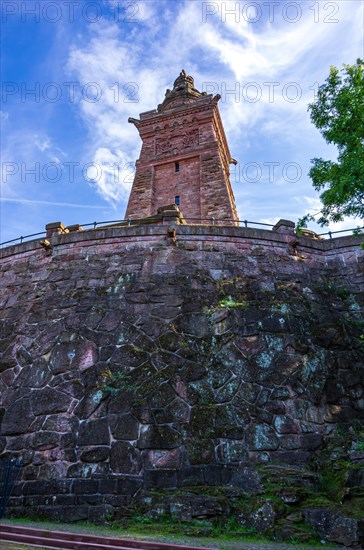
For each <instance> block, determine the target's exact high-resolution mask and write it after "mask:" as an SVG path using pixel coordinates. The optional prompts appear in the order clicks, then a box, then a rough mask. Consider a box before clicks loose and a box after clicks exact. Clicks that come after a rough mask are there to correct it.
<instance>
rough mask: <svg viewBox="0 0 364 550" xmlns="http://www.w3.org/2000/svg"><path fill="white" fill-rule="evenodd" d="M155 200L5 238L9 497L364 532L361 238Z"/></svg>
mask: <svg viewBox="0 0 364 550" xmlns="http://www.w3.org/2000/svg"><path fill="white" fill-rule="evenodd" d="M229 200H230V199H229ZM154 214H155V215H154V216H153V215H152V216H150V217H149V218H148V219H145V220H144V221H143V222H140V223H137V222H135V223H134V222H133V223H131V224H130V225H128V224H124V225H123V224H119V225H116V226H109V227H104V228H98V229H92V230H88V231H82V228H80V227H79V226H73V227H70V228H69V229H68V230H66V229H65V228H64V227H63V226H62V224H50V225H49V226H48V235H47V240H48V244H47V246H44V243H43V246H42V245H41V244H40V243H39V241H31V242H28V243H24V244H21V245H17V246H12V247H9V248H5V249H3V250H2V251H1V264H0V269H1V274H0V277H1V290H0V307H1V312H0V323H1V325H0V327H1V331H0V346H1V347H0V349H1V359H0V396H1V397H0V399H1V401H0V434H1V435H0V458H5V457H21V458H22V459H23V462H24V468H23V472H22V478H21V480H20V482H19V483H18V485H17V487H16V492H15V493H14V495H13V497H12V499H11V502H10V512H11V513H12V514H14V515H32V514H33V515H34V514H35V515H37V516H39V515H43V516H45V517H48V518H54V519H64V520H68V521H75V520H78V519H90V520H95V521H104V520H105V519H110V518H112V517H114V518H118V517H122V516H126V515H130V514H131V513H133V512H135V511H138V512H139V513H145V514H147V515H149V516H150V517H161V516H169V517H172V518H174V519H176V520H178V521H185V522H190V521H191V520H193V519H196V518H197V519H201V518H204V519H205V520H209V521H211V522H216V521H218V520H219V518H220V519H221V518H234V520H235V521H236V522H237V523H238V524H239V525H241V526H243V527H247V528H253V529H255V530H256V531H258V532H263V533H269V534H270V535H271V536H272V535H273V536H274V537H276V538H278V539H279V538H281V539H287V538H288V539H289V538H291V537H295V538H296V539H297V540H299V541H302V542H304V541H305V540H307V537H309V536H311V535H312V532H317V533H318V534H319V536H321V537H326V538H327V539H328V540H331V541H335V542H339V543H343V544H346V545H352V546H357V547H358V546H360V545H361V544H362V543H363V536H364V535H363V531H364V528H363V527H364V526H363V521H362V509H363V479H364V476H363V463H364V445H363V440H362V439H361V438H362V435H363V427H362V420H363V410H364V397H363V364H364V361H363V358H364V350H363V333H364V327H363V305H364V295H363V290H364V275H363V262H364V251H363V249H362V248H361V247H360V243H361V239H360V238H359V237H341V238H337V239H330V240H314V239H312V238H308V237H304V236H298V235H296V234H295V233H294V224H293V223H292V222H287V221H284V220H282V221H281V222H279V223H278V224H277V225H276V226H275V227H274V228H273V230H272V231H268V230H261V229H250V228H241V227H237V226H235V225H230V226H226V225H224V226H223V225H203V224H196V225H193V224H191V223H190V224H188V223H187V224H186V221H185V220H184V219H183V217H182V215H181V213H180V212H179V210H178V208H177V207H176V206H171V207H169V208H166V209H163V208H160V209H159V212H158V213H154Z"/></svg>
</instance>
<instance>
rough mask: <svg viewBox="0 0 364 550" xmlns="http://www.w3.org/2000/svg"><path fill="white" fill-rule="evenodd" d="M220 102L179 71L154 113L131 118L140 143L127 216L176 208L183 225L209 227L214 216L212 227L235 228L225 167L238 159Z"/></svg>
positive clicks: (236, 216) (149, 112)
mask: <svg viewBox="0 0 364 550" xmlns="http://www.w3.org/2000/svg"><path fill="white" fill-rule="evenodd" d="M219 99H220V96H219V95H216V96H213V95H211V94H210V95H207V94H206V92H203V93H201V92H199V91H198V90H196V89H195V88H194V81H193V78H192V77H191V76H188V75H187V74H186V73H185V71H182V72H181V73H180V75H179V77H178V78H177V79H176V80H175V82H174V85H173V90H169V89H168V90H167V91H166V95H165V99H164V101H163V103H162V104H161V105H158V108H157V109H156V110H155V109H154V110H152V111H146V112H145V113H141V114H140V120H138V119H135V118H129V122H132V123H133V124H134V125H135V126H136V127H137V129H138V131H139V134H140V137H141V139H142V141H143V145H142V149H141V153H140V157H139V159H138V160H137V162H136V173H135V178H134V183H133V187H132V190H131V193H130V198H129V203H128V207H127V210H126V215H125V217H126V218H130V219H137V218H144V217H147V216H151V215H154V214H156V213H157V210H158V208H159V207H161V206H166V205H170V204H176V205H178V206H179V208H180V210H181V212H182V214H183V216H184V218H185V219H186V221H187V223H192V224H194V223H195V224H198V223H204V224H209V223H211V221H210V219H211V217H214V218H215V220H216V223H220V224H221V223H226V224H229V225H230V224H231V223H233V224H234V225H235V223H236V221H237V220H238V215H237V212H236V206H235V200H234V194H233V191H232V188H231V185H230V181H229V174H230V170H229V164H231V163H234V164H236V161H235V160H234V159H232V158H231V155H230V151H229V147H228V144H227V141H226V136H225V132H224V128H223V125H222V122H221V118H220V114H219V109H218V106H217V103H218V101H219ZM224 220H225V222H224ZM229 222H230V223H229Z"/></svg>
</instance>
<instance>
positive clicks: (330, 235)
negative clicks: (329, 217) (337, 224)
mask: <svg viewBox="0 0 364 550" xmlns="http://www.w3.org/2000/svg"><path fill="white" fill-rule="evenodd" d="M329 237H330V239H332V233H331V231H329Z"/></svg>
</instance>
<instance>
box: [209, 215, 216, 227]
mask: <svg viewBox="0 0 364 550" xmlns="http://www.w3.org/2000/svg"><path fill="white" fill-rule="evenodd" d="M210 222H211V225H215V218H214V216H211V218H210Z"/></svg>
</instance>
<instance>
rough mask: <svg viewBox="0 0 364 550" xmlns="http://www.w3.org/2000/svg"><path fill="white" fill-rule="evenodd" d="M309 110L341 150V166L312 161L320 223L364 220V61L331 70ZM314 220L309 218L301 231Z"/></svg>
mask: <svg viewBox="0 0 364 550" xmlns="http://www.w3.org/2000/svg"><path fill="white" fill-rule="evenodd" d="M308 109H309V111H310V116H311V120H312V122H313V123H314V125H315V126H316V128H318V129H319V130H320V132H321V133H322V135H323V137H324V138H325V140H326V142H327V143H329V144H334V145H336V146H337V148H338V159H337V162H333V161H331V160H324V159H322V158H314V159H313V160H312V161H311V162H312V167H311V170H310V172H309V175H310V177H311V179H312V182H313V186H314V188H315V189H316V190H317V191H320V192H321V195H320V198H321V201H322V203H323V208H322V210H321V212H320V214H321V215H320V218H319V219H318V220H317V221H318V223H319V224H320V225H327V224H328V223H329V222H330V221H333V222H338V221H341V220H342V219H343V218H344V216H355V217H358V218H364V61H363V60H362V59H358V60H357V61H356V64H354V65H344V68H343V69H342V70H341V71H339V69H337V68H336V67H331V69H330V75H329V77H328V78H327V79H326V81H325V83H324V84H322V85H321V86H320V87H319V90H318V97H317V101H316V102H314V103H311V104H310V105H309V106H308ZM312 219H314V218H313V216H312V215H311V214H308V215H307V216H305V217H304V218H302V219H301V220H300V221H299V224H298V225H299V227H305V226H306V225H307V222H308V221H310V220H312Z"/></svg>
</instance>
